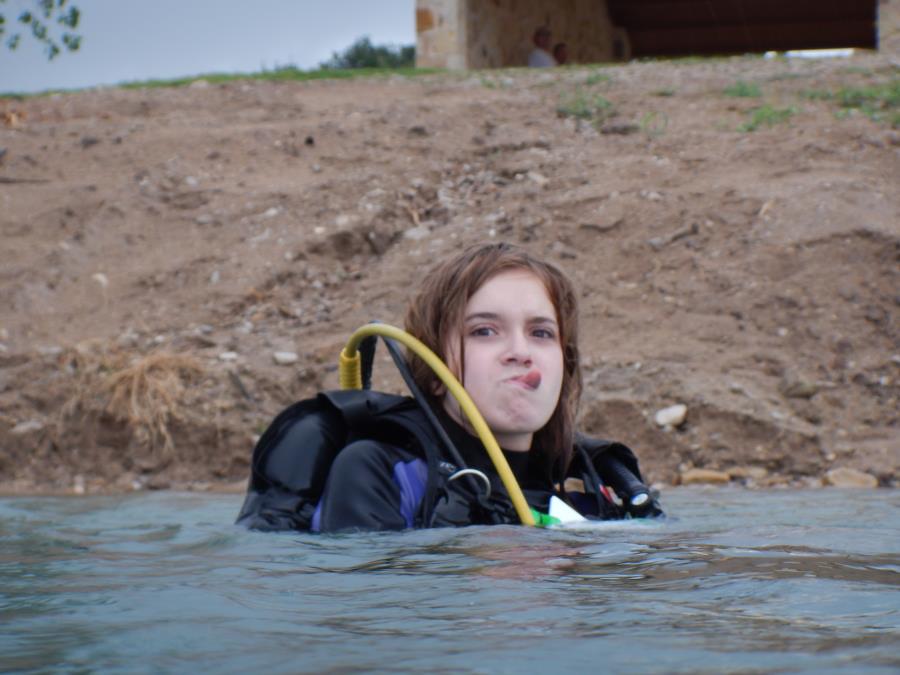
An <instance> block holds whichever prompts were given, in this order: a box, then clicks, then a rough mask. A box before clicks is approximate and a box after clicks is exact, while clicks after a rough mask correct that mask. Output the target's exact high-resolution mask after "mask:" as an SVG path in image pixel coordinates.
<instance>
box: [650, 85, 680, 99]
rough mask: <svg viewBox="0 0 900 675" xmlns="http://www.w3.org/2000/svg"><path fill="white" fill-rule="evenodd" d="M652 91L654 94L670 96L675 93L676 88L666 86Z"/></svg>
mask: <svg viewBox="0 0 900 675" xmlns="http://www.w3.org/2000/svg"><path fill="white" fill-rule="evenodd" d="M652 93H653V95H654V96H662V97H669V96H674V95H675V90H674V89H671V88H669V87H666V88H665V89H657V90H656V91H654V92H652Z"/></svg>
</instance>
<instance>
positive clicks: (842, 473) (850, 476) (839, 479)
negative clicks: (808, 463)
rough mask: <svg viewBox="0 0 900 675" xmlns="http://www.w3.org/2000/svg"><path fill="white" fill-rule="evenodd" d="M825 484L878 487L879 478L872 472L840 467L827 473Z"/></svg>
mask: <svg viewBox="0 0 900 675" xmlns="http://www.w3.org/2000/svg"><path fill="white" fill-rule="evenodd" d="M824 482H825V484H826V485H833V486H834V487H842V488H876V487H878V479H877V478H876V477H875V476H873V475H872V474H868V473H865V472H863V471H857V470H856V469H851V468H849V467H843V466H842V467H838V468H836V469H832V470H831V471H829V472H828V473H826V474H825V481H824Z"/></svg>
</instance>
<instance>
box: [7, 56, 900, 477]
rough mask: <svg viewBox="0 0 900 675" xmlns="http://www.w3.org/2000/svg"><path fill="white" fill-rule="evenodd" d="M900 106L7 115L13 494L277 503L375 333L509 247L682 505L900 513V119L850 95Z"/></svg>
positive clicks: (112, 101)
mask: <svg viewBox="0 0 900 675" xmlns="http://www.w3.org/2000/svg"><path fill="white" fill-rule="evenodd" d="M897 81H898V67H897V64H896V63H895V62H893V61H892V60H891V58H890V57H889V56H884V55H863V56H856V57H854V58H852V59H850V60H832V61H819V62H811V61H784V60H770V61H767V60H759V59H729V60H721V61H710V62H696V63H692V62H684V63H677V62H676V63H635V64H629V65H623V66H617V67H610V68H604V69H589V68H584V69H571V70H569V69H565V70H559V71H555V72H526V71H513V72H509V71H507V72H500V73H497V72H491V73H475V74H465V75H452V74H451V75H442V76H429V77H423V78H418V79H414V80H405V79H399V78H398V79H378V80H358V81H353V82H337V81H332V82H309V83H266V82H235V83H230V84H225V85H215V86H213V85H208V84H207V83H205V82H198V83H195V84H194V85H192V86H190V87H187V88H182V89H150V90H130V91H124V90H115V89H111V90H96V91H88V92H83V93H75V94H67V95H56V96H50V97H44V98H32V99H27V100H25V101H3V102H0V109H2V110H3V111H4V115H5V120H6V126H5V127H4V128H0V148H3V149H4V150H5V153H3V154H2V157H0V233H2V234H0V236H2V242H3V246H2V249H0V306H2V307H3V308H4V309H3V314H2V317H0V488H2V489H4V490H6V491H18V492H23V491H33V490H75V491H76V492H82V491H88V492H90V491H96V490H109V489H113V490H128V489H134V488H138V487H167V486H173V487H184V486H193V487H201V486H203V485H208V484H214V485H219V486H221V485H223V484H226V483H234V482H235V481H238V480H241V479H243V478H244V477H245V476H246V474H247V471H248V459H249V453H250V449H251V447H252V444H253V440H254V438H255V436H256V434H258V433H260V431H261V430H262V429H263V428H264V426H265V424H266V423H267V422H268V420H269V419H270V418H271V417H272V416H273V415H274V414H275V413H276V412H278V410H279V409H280V408H282V407H283V406H284V405H285V404H287V403H289V402H291V401H293V400H295V399H297V398H300V397H305V396H309V395H311V394H312V393H314V392H315V391H316V390H317V389H319V388H322V387H326V388H327V387H336V385H337V381H336V380H337V378H336V370H335V366H334V364H335V362H336V358H337V354H338V351H339V349H340V346H341V344H342V342H343V341H344V340H345V339H346V337H347V336H348V335H349V333H350V332H351V331H352V330H353V329H354V328H355V327H357V326H359V325H360V324H362V323H364V322H366V321H369V320H370V319H376V318H377V319H381V320H383V321H388V322H392V323H399V322H401V321H402V314H403V308H404V304H405V302H406V300H407V298H408V296H409V294H410V290H411V289H412V288H414V287H415V285H416V284H417V282H418V280H419V279H421V276H422V274H423V272H424V270H425V269H426V268H427V266H428V265H429V264H431V262H432V261H434V260H436V259H439V258H441V257H442V256H445V255H447V254H449V253H451V252H453V251H456V250H458V249H459V247H460V246H461V245H463V244H465V243H468V242H474V241H479V240H484V239H490V238H496V239H501V238H502V239H506V240H510V241H514V242H520V243H523V244H525V245H527V246H529V247H531V248H532V249H533V250H535V251H537V252H539V253H541V254H544V255H547V256H549V257H550V258H551V259H553V260H555V261H557V262H558V263H559V264H560V265H562V266H563V267H565V268H566V269H567V270H568V271H569V272H570V273H571V275H572V276H573V277H574V279H575V280H576V282H577V284H578V286H579V288H580V289H581V292H582V303H583V304H582V308H583V324H582V326H583V330H582V352H583V354H584V357H585V376H586V381H587V383H588V387H587V392H586V396H585V399H584V405H583V408H582V419H583V426H584V427H585V429H586V430H587V431H589V432H592V433H595V434H598V435H602V436H606V437H614V438H618V439H621V440H622V441H624V442H626V443H628V444H629V445H632V446H633V447H635V448H636V449H637V450H638V452H639V454H640V456H641V458H642V460H643V462H644V464H645V467H646V469H647V472H648V473H649V475H650V477H651V478H652V479H653V480H654V481H658V482H666V483H671V482H677V481H679V480H685V481H688V480H692V479H694V478H695V477H696V472H693V471H692V469H695V468H701V469H713V470H718V471H720V472H727V473H728V474H729V476H730V477H731V478H732V479H733V480H736V481H740V482H745V483H749V484H755V485H769V484H786V483H789V482H797V481H799V482H801V483H813V484H818V483H819V482H820V481H821V480H822V479H823V477H825V476H826V474H828V472H829V471H832V473H831V476H832V477H831V478H830V479H827V480H832V481H837V482H840V474H841V472H840V471H839V472H837V473H834V472H833V470H834V469H841V468H853V469H857V470H860V471H863V472H866V473H867V474H870V475H871V476H874V477H875V478H876V479H877V481H878V482H879V483H880V484H882V485H891V484H893V485H896V483H897V480H898V466H900V433H898V392H900V340H898V324H897V311H898V306H900V274H898V272H900V266H898V259H900V189H898V187H900V131H898V130H897V129H894V128H892V125H891V122H890V118H891V115H892V114H893V115H894V116H895V117H896V114H897V108H893V109H890V108H887V107H885V106H886V105H887V104H884V102H883V101H881V102H880V103H879V102H878V100H876V102H875V103H874V104H872V103H871V102H870V103H869V104H868V105H869V107H868V108H867V110H868V112H869V114H868V115H867V114H866V113H865V112H864V111H861V110H858V109H855V108H847V107H841V106H840V100H841V99H840V98H839V97H840V94H841V92H847V91H850V90H864V91H870V92H871V91H874V90H879V89H878V88H879V87H880V88H881V89H880V91H887V90H888V89H889V87H891V86H893V87H894V91H896V87H897ZM726 89H730V90H731V91H732V93H733V94H736V93H745V94H751V95H750V96H735V95H728V94H726V93H724V92H725V90H726ZM757 90H758V94H759V95H758V96H755V95H753V94H756V93H757ZM895 96H896V94H895ZM879 100H880V99H879ZM895 104H896V101H895ZM860 105H864V104H863V103H860ZM872 105H874V106H875V107H874V108H873V107H872ZM879 106H881V107H879ZM760 108H761V109H762V111H761V112H760V111H759V109H760ZM558 109H561V112H558ZM754 110H756V112H754ZM579 115H580V116H581V117H579ZM872 117H875V118H877V119H872ZM582 118H583V119H582ZM782 118H783V119H782ZM779 119H780V120H781V121H779ZM754 122H757V123H758V124H754ZM770 122H771V126H770V125H769V124H768V123H770ZM748 126H750V127H752V126H757V128H756V129H755V130H753V131H748V130H740V129H741V128H742V127H743V128H744V129H747V128H748ZM0 152H3V151H0ZM276 352H293V353H296V354H297V355H298V357H299V358H298V361H297V362H296V363H291V364H287V365H280V364H278V363H276V361H275V357H274V354H275V353H276ZM375 379H376V385H377V386H378V387H380V388H385V389H389V390H400V384H399V378H397V376H396V375H395V373H394V371H393V367H392V366H391V365H390V363H389V361H388V360H387V358H386V357H384V355H382V358H381V359H380V360H379V361H378V364H377V366H376V375H375ZM676 403H683V404H685V405H687V408H688V413H687V419H686V421H685V423H684V424H682V425H681V426H680V427H679V428H678V429H675V430H666V429H663V428H660V427H659V426H657V424H656V423H655V422H654V413H655V412H656V411H657V410H658V409H661V408H664V407H666V406H669V405H672V404H676ZM835 477H837V478H835ZM717 478H719V479H721V478H725V477H724V476H720V475H711V476H710V478H709V479H710V480H715V479H717Z"/></svg>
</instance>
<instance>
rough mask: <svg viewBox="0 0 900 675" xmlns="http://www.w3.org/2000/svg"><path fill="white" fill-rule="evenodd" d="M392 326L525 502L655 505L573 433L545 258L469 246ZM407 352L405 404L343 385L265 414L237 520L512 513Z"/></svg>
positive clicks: (356, 522) (274, 522) (618, 456)
mask: <svg viewBox="0 0 900 675" xmlns="http://www.w3.org/2000/svg"><path fill="white" fill-rule="evenodd" d="M405 328H406V331H407V332H408V333H410V334H412V335H413V336H415V337H416V338H418V339H419V340H421V341H422V342H423V343H424V344H425V345H426V346H427V347H429V348H430V349H431V350H432V351H434V352H435V353H436V354H437V355H438V356H439V357H440V358H441V359H442V360H443V361H444V362H445V363H446V364H447V366H448V367H449V368H450V370H451V371H452V372H453V373H454V375H455V376H456V377H457V379H459V381H460V382H461V383H462V385H463V387H464V388H465V389H466V391H467V392H468V394H469V395H470V396H471V398H472V400H473V401H474V403H475V405H476V406H477V408H478V409H479V411H480V412H481V414H482V416H483V417H484V419H485V421H486V423H487V425H488V426H489V427H490V429H491V431H492V432H493V434H494V436H495V438H496V440H497V442H498V444H499V445H500V447H501V449H502V450H503V454H504V456H505V458H506V460H507V462H508V463H509V465H510V468H511V469H512V472H513V474H514V475H515V477H516V479H517V481H518V483H519V485H520V486H521V488H522V491H523V493H524V495H525V498H526V500H527V502H528V505H529V506H530V507H531V508H532V509H533V510H534V511H536V512H538V513H539V514H541V513H547V512H548V509H549V504H550V501H551V498H555V499H557V500H561V501H562V502H564V503H566V504H567V505H569V506H571V507H572V508H574V509H575V510H576V511H578V512H579V513H581V514H582V515H583V516H585V517H587V518H593V519H610V518H623V517H632V516H633V517H643V516H658V515H662V511H661V510H660V508H659V506H658V504H657V503H656V501H655V500H654V499H653V497H652V496H650V494H649V491H647V489H646V487H645V486H644V485H643V481H642V478H641V474H640V470H639V468H638V464H637V459H636V458H635V457H634V455H633V453H632V452H631V451H630V450H629V449H628V448H626V447H625V446H624V445H622V444H620V443H611V442H608V441H601V440H597V439H591V438H588V437H585V436H581V435H580V434H576V432H575V416H576V412H577V409H578V403H579V399H580V396H581V389H582V379H581V369H580V362H579V352H578V307H577V295H576V293H575V290H574V288H573V286H572V284H571V282H570V281H569V279H568V278H567V277H566V276H565V275H564V274H563V273H562V272H561V271H560V270H559V269H558V268H556V267H555V266H554V265H552V264H550V263H548V262H546V261H543V260H541V259H539V258H537V257H535V256H534V255H532V254H531V253H529V252H528V251H526V250H524V249H522V248H519V247H516V246H513V245H510V244H506V243H491V244H485V245H478V246H474V247H471V248H468V249H466V250H465V251H463V252H462V253H460V254H458V255H457V256H455V257H453V258H451V259H450V260H447V261H445V262H443V263H440V264H438V265H437V266H436V267H435V268H434V269H432V270H431V271H430V272H429V273H428V274H427V275H426V277H425V281H424V283H423V285H422V287H421V290H420V291H419V293H418V294H417V295H416V297H415V298H414V299H413V300H412V302H411V303H410V306H409V309H408V312H407V316H406V325H405ZM408 358H409V366H410V371H411V375H412V379H413V380H414V381H415V384H416V385H417V388H418V389H419V390H420V392H421V395H422V398H423V399H424V400H420V401H419V402H418V403H417V402H416V401H414V400H413V399H410V398H406V397H399V396H391V395H388V394H382V393H378V392H370V391H341V392H331V393H323V394H320V395H319V396H318V397H317V398H316V399H311V400H309V401H304V402H301V403H299V404H294V405H293V406H291V407H290V408H288V409H287V410H286V411H284V412H283V413H282V414H281V415H279V417H277V418H276V419H275V421H274V422H273V423H272V425H271V426H270V428H269V429H268V430H267V431H266V433H265V434H264V435H263V437H262V438H261V439H260V441H259V443H258V444H257V447H256V448H255V450H254V456H253V467H252V473H251V478H250V485H249V489H248V495H247V499H246V501H245V503H244V507H243V508H242V510H241V514H240V515H239V517H238V522H239V523H243V524H245V525H247V526H248V527H252V528H255V529H264V530H272V529H301V530H305V529H310V530H313V531H321V532H336V531H347V530H396V529H404V528H409V527H435V526H442V525H469V524H499V523H516V522H519V518H518V516H517V515H516V512H515V510H514V509H513V507H512V504H511V502H510V499H509V496H508V494H507V492H506V490H505V488H504V486H503V484H502V482H501V481H500V479H499V477H498V474H497V472H496V471H495V469H494V467H493V465H492V463H491V461H490V458H489V457H488V455H487V453H486V451H485V449H484V447H483V445H482V443H481V441H480V440H479V438H478V437H477V436H476V435H475V433H474V431H473V429H472V428H471V426H470V424H469V422H468V420H467V419H466V417H465V416H464V415H463V414H462V412H461V411H460V408H459V405H458V404H457V402H456V400H455V399H454V397H453V396H451V395H449V394H448V393H447V391H446V388H445V386H444V385H443V383H442V382H441V381H440V380H439V379H438V378H437V376H436V375H435V374H434V373H433V371H432V370H431V369H430V368H429V367H428V366H427V365H426V364H425V363H424V362H423V361H422V360H421V359H419V357H418V356H416V355H415V354H409V355H408ZM424 406H427V407H428V408H429V411H430V413H433V414H431V415H428V414H426V413H428V412H429V411H426V410H424V409H423V407H424ZM429 418H430V419H429ZM437 427H440V428H437ZM442 432H445V433H442ZM448 440H449V441H450V443H451V444H452V446H455V449H456V452H453V453H450V454H449V455H448V453H447V452H445V450H444V447H445V446H447V445H448V443H447V441H448ZM460 463H461V464H462V465H460ZM610 488H612V489H610Z"/></svg>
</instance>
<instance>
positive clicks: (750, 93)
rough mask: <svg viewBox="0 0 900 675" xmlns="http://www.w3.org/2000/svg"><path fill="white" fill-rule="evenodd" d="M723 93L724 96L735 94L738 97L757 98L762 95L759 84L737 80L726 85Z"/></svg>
mask: <svg viewBox="0 0 900 675" xmlns="http://www.w3.org/2000/svg"><path fill="white" fill-rule="evenodd" d="M723 93H724V94H725V95H726V96H737V97H739V98H759V97H760V96H762V91H760V88H759V85H758V84H756V83H754V82H744V81H743V80H738V81H737V82H735V83H734V84H733V85H731V86H730V87H727V88H726V89H725V90H724V91H723Z"/></svg>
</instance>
